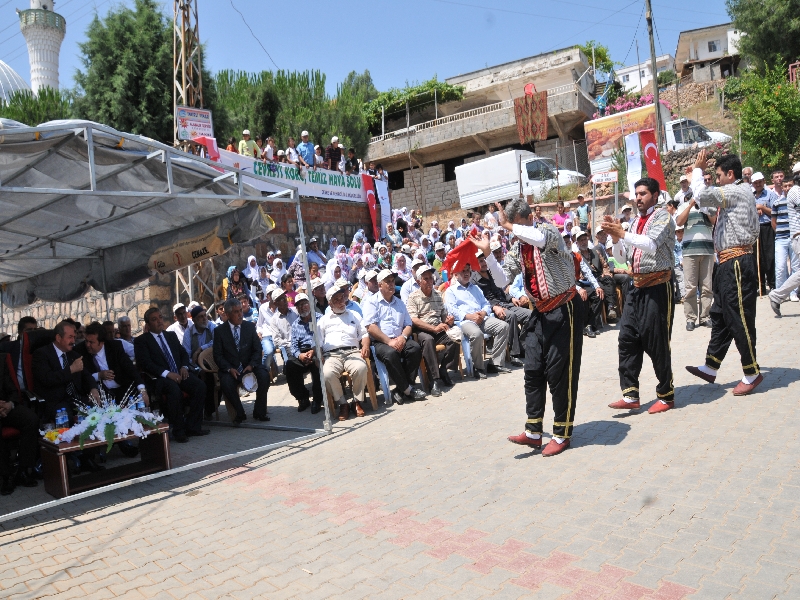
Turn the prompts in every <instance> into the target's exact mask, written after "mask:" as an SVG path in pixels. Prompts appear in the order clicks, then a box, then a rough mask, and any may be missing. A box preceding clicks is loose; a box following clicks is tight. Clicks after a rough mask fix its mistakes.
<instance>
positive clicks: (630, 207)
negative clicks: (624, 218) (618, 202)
mask: <svg viewBox="0 0 800 600" xmlns="http://www.w3.org/2000/svg"><path fill="white" fill-rule="evenodd" d="M626 210H633V207H632V206H631V205H630V204H626V205H625V206H623V207H622V208H621V209H620V211H619V212H621V213H624V212H625V211H626Z"/></svg>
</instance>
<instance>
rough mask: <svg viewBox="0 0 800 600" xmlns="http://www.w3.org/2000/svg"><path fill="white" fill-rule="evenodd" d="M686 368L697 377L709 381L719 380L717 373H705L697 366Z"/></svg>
mask: <svg viewBox="0 0 800 600" xmlns="http://www.w3.org/2000/svg"><path fill="white" fill-rule="evenodd" d="M686 370H687V371H689V373H691V374H692V375H694V376H695V377H699V378H700V379H702V380H704V381H707V382H708V383H714V382H715V381H716V380H717V377H716V375H709V374H708V373H703V372H702V371H701V370H700V369H698V368H697V367H686Z"/></svg>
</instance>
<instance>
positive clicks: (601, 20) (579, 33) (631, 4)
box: [545, 0, 639, 52]
mask: <svg viewBox="0 0 800 600" xmlns="http://www.w3.org/2000/svg"><path fill="white" fill-rule="evenodd" d="M637 2H639V0H633V2H631V3H630V4H626V5H625V6H623V7H622V8H620V9H619V10H618V11H617V12H613V13H611V14H610V15H608V16H607V17H605V18H603V19H600V20H599V21H597V22H596V23H593V24H592V26H591V27H587V28H586V29H582V30H581V31H579V32H578V33H576V34H575V35H573V36H571V37H568V38H567V40H574V39H575V38H576V37H578V36H580V35H583V34H584V33H586V32H587V31H589V30H590V29H592V28H593V27H596V26H597V25H599V24H600V23H602V22H603V21H607V20H608V19H610V18H611V17H613V16H615V15H616V14H618V13H621V12H622V11H623V10H625V9H626V8H630V7H631V6H633V5H634V4H636V3H637ZM562 44H563V41H562V42H559V43H558V44H557V45H556V46H551V47H550V48H548V49H547V50H545V52H549V51H550V50H553V49H555V48H556V47H557V46H561V45H562Z"/></svg>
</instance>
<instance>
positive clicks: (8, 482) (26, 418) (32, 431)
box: [0, 354, 39, 496]
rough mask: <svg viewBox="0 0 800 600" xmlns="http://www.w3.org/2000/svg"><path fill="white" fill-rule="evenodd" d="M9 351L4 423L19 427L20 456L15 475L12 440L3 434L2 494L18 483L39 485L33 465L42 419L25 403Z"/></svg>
mask: <svg viewBox="0 0 800 600" xmlns="http://www.w3.org/2000/svg"><path fill="white" fill-rule="evenodd" d="M7 358H8V355H7V354H0V427H13V428H14V429H16V430H17V431H19V437H18V443H19V446H18V449H17V458H18V459H19V469H18V470H17V474H16V477H12V475H11V442H10V441H9V440H6V439H5V438H2V437H0V478H1V479H2V484H0V495H2V496H7V495H8V494H11V493H12V492H13V491H14V487H15V486H17V485H23V486H25V487H36V485H37V481H36V476H35V475H34V473H33V466H34V465H35V464H36V449H37V447H38V445H39V419H38V417H37V416H36V413H35V412H33V411H32V410H31V409H30V408H28V407H27V406H25V405H24V404H23V403H22V402H21V401H20V397H19V393H18V392H17V387H16V386H15V385H14V377H13V373H11V372H10V369H9V366H10V364H9V363H8V361H7Z"/></svg>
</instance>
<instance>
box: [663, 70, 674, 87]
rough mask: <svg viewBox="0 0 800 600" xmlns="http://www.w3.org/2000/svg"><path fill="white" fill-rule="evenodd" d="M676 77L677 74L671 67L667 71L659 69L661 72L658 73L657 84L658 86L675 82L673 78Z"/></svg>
mask: <svg viewBox="0 0 800 600" xmlns="http://www.w3.org/2000/svg"><path fill="white" fill-rule="evenodd" d="M677 79H678V76H677V75H675V71H673V70H672V69H670V70H668V71H661V73H659V74H658V85H659V87H662V86H666V85H670V84H672V83H675V80H677Z"/></svg>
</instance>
